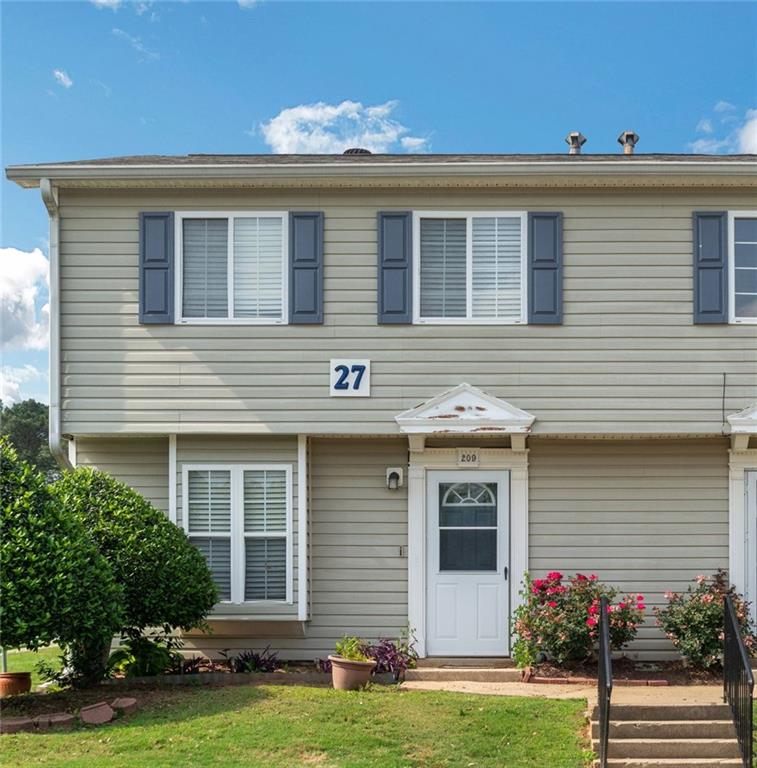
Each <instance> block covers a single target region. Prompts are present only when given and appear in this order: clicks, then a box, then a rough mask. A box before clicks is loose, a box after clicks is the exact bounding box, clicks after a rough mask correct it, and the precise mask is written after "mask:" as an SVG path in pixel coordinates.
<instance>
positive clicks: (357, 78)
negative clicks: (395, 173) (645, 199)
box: [0, 0, 757, 402]
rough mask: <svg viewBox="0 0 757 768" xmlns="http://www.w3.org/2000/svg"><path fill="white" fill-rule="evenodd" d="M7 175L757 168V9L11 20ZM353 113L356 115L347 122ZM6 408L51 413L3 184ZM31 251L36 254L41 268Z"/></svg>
mask: <svg viewBox="0 0 757 768" xmlns="http://www.w3.org/2000/svg"><path fill="white" fill-rule="evenodd" d="M0 14H1V16H0V20H1V22H2V30H1V32H0V36H1V38H0V42H1V44H2V83H1V85H2V104H1V106H2V126H1V127H2V147H1V149H2V160H3V165H8V164H11V163H22V162H42V161H55V160H73V159H82V158H91V157H102V156H109V155H127V154H145V153H160V154H183V153H187V152H241V153H244V152H271V151H317V150H319V149H325V150H333V151H341V149H342V148H343V147H344V146H345V145H346V144H350V143H353V142H355V141H357V142H360V143H362V144H363V145H369V146H371V147H372V148H374V149H376V150H385V151H398V152H403V151H409V150H419V151H433V152H563V151H565V144H564V143H563V139H564V136H565V134H566V133H567V132H568V131H569V130H574V129H577V130H581V131H582V132H583V133H584V134H585V135H586V136H587V137H588V139H589V142H588V143H587V144H586V146H585V148H584V151H587V152H616V151H618V145H617V144H616V138H617V136H618V134H619V133H620V131H621V130H624V129H633V130H635V131H636V132H637V133H638V134H639V135H640V136H641V141H640V143H639V146H638V151H640V152H687V151H692V150H698V151H707V152H719V153H726V152H737V151H750V152H757V111H751V110H757V34H756V33H757V3H754V2H741V3H726V2H717V3H704V2H701V3H674V2H669V3H643V2H637V3H619V2H604V3H567V2H565V3H542V2H530V3H504V2H503V3H481V4H479V3H470V2H468V3H431V2H426V3H417V4H410V3H402V4H400V3H376V2H373V3H370V2H352V3H348V2H342V3H315V2H311V3H293V2H274V0H264V1H262V2H252V1H251V0H246V1H243V2H231V1H229V2H213V3H201V2H171V3H163V2H127V1H126V0H121V1H120V2H119V0H96V2H49V3H41V2H3V3H2V5H1V6H0ZM345 102H346V104H345ZM0 203H1V205H2V220H1V224H2V233H1V235H0V245H1V246H3V249H4V250H3V251H2V254H3V259H2V261H1V262H0V279H2V281H3V282H2V283H1V284H0V288H2V291H3V300H4V308H3V328H2V331H3V342H4V355H3V361H2V364H3V380H4V382H5V386H4V399H5V401H6V402H9V401H11V400H13V399H18V398H19V397H24V396H35V397H37V398H39V399H46V388H47V382H46V379H45V376H46V366H47V363H46V350H45V345H44V329H45V316H44V312H43V307H44V304H45V302H46V286H45V280H44V274H43V272H44V259H45V257H46V256H47V218H46V214H45V211H44V208H43V206H42V204H41V201H40V198H39V193H38V192H36V191H23V190H21V189H19V188H18V187H16V186H15V185H12V184H10V183H9V182H7V181H5V180H3V183H2V200H1V201H0ZM35 249H39V250H38V251H35Z"/></svg>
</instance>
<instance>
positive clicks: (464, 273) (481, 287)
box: [413, 211, 527, 325]
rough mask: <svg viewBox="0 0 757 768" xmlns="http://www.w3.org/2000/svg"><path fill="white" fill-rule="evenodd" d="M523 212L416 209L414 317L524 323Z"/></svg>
mask: <svg viewBox="0 0 757 768" xmlns="http://www.w3.org/2000/svg"><path fill="white" fill-rule="evenodd" d="M526 237H527V214H526V212H525V211H476V212H471V211H414V212H413V265H414V266H413V269H414V272H413V294H414V295H413V322H415V323H437V324H449V325H452V324H459V323H470V324H493V323H494V324H509V323H526V321H527V313H526V307H527V305H526V297H527V293H526V290H527V285H526V281H527V269H526Z"/></svg>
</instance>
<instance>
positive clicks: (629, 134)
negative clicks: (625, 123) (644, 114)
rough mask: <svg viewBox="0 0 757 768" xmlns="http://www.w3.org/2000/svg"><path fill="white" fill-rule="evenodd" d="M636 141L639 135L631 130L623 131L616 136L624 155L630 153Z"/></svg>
mask: <svg viewBox="0 0 757 768" xmlns="http://www.w3.org/2000/svg"><path fill="white" fill-rule="evenodd" d="M638 141H639V137H638V135H637V134H635V133H634V132H633V131H623V133H621V134H620V136H618V144H620V145H621V146H622V147H623V154H624V155H632V154H633V148H634V147H635V146H636V144H637V143H638Z"/></svg>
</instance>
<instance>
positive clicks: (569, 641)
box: [513, 571, 645, 667]
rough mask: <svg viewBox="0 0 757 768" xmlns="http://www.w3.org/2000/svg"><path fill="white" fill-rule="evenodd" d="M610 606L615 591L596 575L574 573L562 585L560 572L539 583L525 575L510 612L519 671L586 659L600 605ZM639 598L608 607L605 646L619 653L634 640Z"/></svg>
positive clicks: (639, 619) (595, 634)
mask: <svg viewBox="0 0 757 768" xmlns="http://www.w3.org/2000/svg"><path fill="white" fill-rule="evenodd" d="M602 595H606V596H607V598H608V600H610V601H612V600H614V599H615V597H617V595H618V590H617V589H614V588H612V587H607V586H606V585H604V584H602V583H601V582H600V581H598V579H597V577H596V575H595V574H591V576H585V575H584V574H582V573H577V574H576V575H575V576H572V577H571V578H570V579H567V580H565V579H564V577H563V575H562V574H561V573H560V572H559V571H552V572H551V573H549V574H548V575H547V577H546V578H544V579H532V578H531V576H530V574H528V573H527V574H526V576H525V580H524V587H523V591H522V592H521V596H522V598H523V601H522V603H521V604H520V605H519V606H518V608H517V609H516V610H515V615H514V633H515V636H516V641H515V644H514V646H513V658H514V659H515V662H516V664H517V665H518V666H519V667H527V666H531V665H533V664H535V663H537V662H538V661H539V659H541V658H546V659H549V660H550V661H554V662H555V663H557V664H564V663H565V662H569V661H583V660H584V659H587V658H589V657H590V656H591V655H592V652H593V651H594V648H595V645H596V644H597V642H598V625H599V605H600V603H599V600H600V597H601V596H602ZM644 608H645V606H644V597H643V595H624V596H623V597H622V598H621V599H620V600H619V601H618V603H617V604H614V605H610V606H609V616H610V645H611V646H612V648H613V649H614V650H620V649H621V648H622V647H623V646H624V645H625V644H626V643H629V642H630V641H631V640H633V638H634V637H635V636H636V629H637V626H638V625H639V624H640V623H641V622H642V621H643V616H644Z"/></svg>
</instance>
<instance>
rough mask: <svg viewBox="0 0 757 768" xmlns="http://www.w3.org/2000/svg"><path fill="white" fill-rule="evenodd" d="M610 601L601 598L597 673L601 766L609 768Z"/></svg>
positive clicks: (601, 767) (610, 693)
mask: <svg viewBox="0 0 757 768" xmlns="http://www.w3.org/2000/svg"><path fill="white" fill-rule="evenodd" d="M608 607H609V602H608V600H607V597H605V595H602V597H601V598H600V600H599V674H598V675H597V708H598V709H599V768H607V748H608V744H609V741H610V700H611V698H612V653H611V650H612V649H611V648H610V616H609V611H608Z"/></svg>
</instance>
